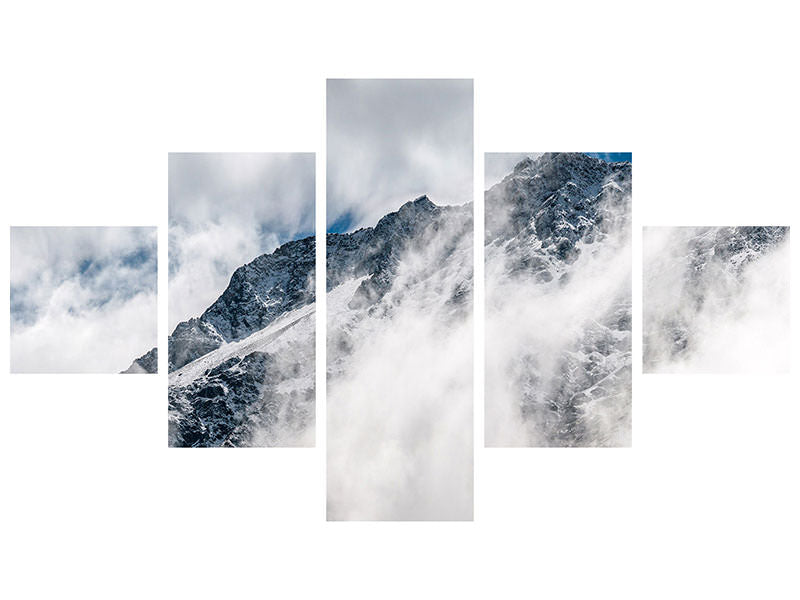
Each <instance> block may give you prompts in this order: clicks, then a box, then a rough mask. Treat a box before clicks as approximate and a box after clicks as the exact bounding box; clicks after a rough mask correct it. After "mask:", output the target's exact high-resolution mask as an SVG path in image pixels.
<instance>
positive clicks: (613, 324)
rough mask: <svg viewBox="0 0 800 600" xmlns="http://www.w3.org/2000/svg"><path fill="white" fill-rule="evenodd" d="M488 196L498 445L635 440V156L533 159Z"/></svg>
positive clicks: (493, 424) (491, 384)
mask: <svg viewBox="0 0 800 600" xmlns="http://www.w3.org/2000/svg"><path fill="white" fill-rule="evenodd" d="M485 206H486V209H485V210H486V231H485V252H486V254H485V260H486V305H487V306H486V340H487V348H486V401H485V403H486V422H485V426H486V443H487V445H489V446H627V445H629V444H630V439H631V256H630V227H631V221H630V215H631V163H629V162H605V161H603V160H600V159H597V158H592V157H589V156H587V155H585V154H581V153H547V154H543V155H541V156H539V157H538V158H536V159H531V158H526V159H524V160H522V161H520V162H519V163H518V164H517V165H516V166H515V167H514V169H513V171H512V172H511V173H509V174H508V175H507V176H506V177H505V178H503V180H502V181H500V182H499V183H497V184H496V185H494V186H492V187H491V188H490V189H489V190H488V191H486V193H485Z"/></svg>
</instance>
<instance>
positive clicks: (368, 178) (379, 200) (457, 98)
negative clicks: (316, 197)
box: [327, 79, 473, 230]
mask: <svg viewBox="0 0 800 600" xmlns="http://www.w3.org/2000/svg"><path fill="white" fill-rule="evenodd" d="M472 98H473V95H472V80H470V79H363V80H357V79H329V80H328V91H327V127H328V129H327V135H328V137H327V143H328V147H327V161H328V164H327V224H328V226H329V227H330V226H331V225H332V224H333V223H339V224H341V223H345V224H346V227H344V228H346V229H349V230H352V229H356V228H358V227H366V226H372V225H375V223H376V222H377V221H378V220H379V219H380V218H381V217H382V216H384V215H385V214H387V213H389V212H391V211H394V210H397V208H398V207H400V206H401V205H402V204H403V203H405V202H407V201H408V200H412V199H414V198H416V197H418V196H421V195H423V194H427V195H428V197H429V198H430V199H431V200H432V201H433V202H435V203H436V204H439V205H444V204H464V203H465V202H469V201H471V200H472V180H473V101H472ZM344 228H343V227H339V228H337V230H342V229H344Z"/></svg>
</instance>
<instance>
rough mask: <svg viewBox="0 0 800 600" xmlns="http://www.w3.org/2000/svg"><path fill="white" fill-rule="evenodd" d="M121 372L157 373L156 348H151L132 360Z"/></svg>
mask: <svg viewBox="0 0 800 600" xmlns="http://www.w3.org/2000/svg"><path fill="white" fill-rule="evenodd" d="M122 373H123V374H131V373H158V348H153V349H152V350H150V351H149V352H147V353H145V354H143V355H142V356H140V357H139V358H137V359H136V360H134V361H133V362H132V363H131V366H130V367H128V368H127V369H125V370H124V371H122Z"/></svg>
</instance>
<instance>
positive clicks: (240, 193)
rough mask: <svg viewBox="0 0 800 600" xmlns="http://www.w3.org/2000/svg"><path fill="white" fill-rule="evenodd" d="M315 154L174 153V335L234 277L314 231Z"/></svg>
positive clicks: (171, 303)
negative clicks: (247, 265) (177, 327)
mask: <svg viewBox="0 0 800 600" xmlns="http://www.w3.org/2000/svg"><path fill="white" fill-rule="evenodd" d="M314 197H315V182H314V154H312V153H299V152H294V153H249V154H211V153H196V154H170V155H169V226H170V228H169V261H170V270H169V273H170V278H169V290H170V300H169V330H170V331H172V329H174V327H175V325H177V324H178V323H179V322H180V321H183V320H185V319H188V318H190V317H193V316H197V315H199V314H200V313H202V312H203V311H204V310H205V309H206V308H207V307H208V306H209V305H210V304H211V303H213V302H214V300H216V299H217V297H218V296H219V295H220V294H221V293H222V292H223V291H224V289H225V287H226V286H227V284H228V282H229V281H230V277H231V275H232V274H233V271H234V270H235V269H236V268H237V267H239V266H241V265H243V264H245V263H247V262H249V261H251V260H252V259H254V258H255V257H256V256H259V255H261V254H264V253H265V252H272V251H273V250H274V249H275V248H276V247H277V246H278V245H280V244H283V243H285V242H287V241H290V240H294V239H298V238H301V237H304V236H308V235H313V233H314Z"/></svg>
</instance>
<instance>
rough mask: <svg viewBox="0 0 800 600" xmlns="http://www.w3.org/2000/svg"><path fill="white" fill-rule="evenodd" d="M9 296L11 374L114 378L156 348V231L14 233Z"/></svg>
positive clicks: (18, 230)
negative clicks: (85, 375)
mask: <svg viewBox="0 0 800 600" xmlns="http://www.w3.org/2000/svg"><path fill="white" fill-rule="evenodd" d="M11 297H12V301H11V370H12V372H38V373H67V372H69V373H79V372H80V373H116V372H119V371H121V370H123V369H125V368H127V367H128V366H129V365H130V363H131V362H132V361H133V359H135V358H137V357H138V356H140V355H142V354H144V353H145V352H147V351H148V350H149V349H150V348H152V347H154V346H155V345H156V341H157V340H156V336H157V310H156V229H155V228H154V227H14V228H12V230H11Z"/></svg>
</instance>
